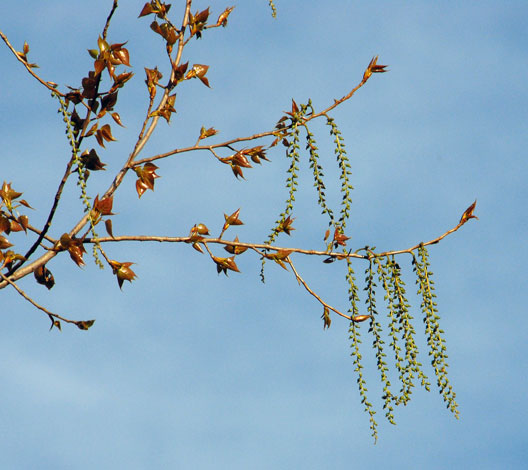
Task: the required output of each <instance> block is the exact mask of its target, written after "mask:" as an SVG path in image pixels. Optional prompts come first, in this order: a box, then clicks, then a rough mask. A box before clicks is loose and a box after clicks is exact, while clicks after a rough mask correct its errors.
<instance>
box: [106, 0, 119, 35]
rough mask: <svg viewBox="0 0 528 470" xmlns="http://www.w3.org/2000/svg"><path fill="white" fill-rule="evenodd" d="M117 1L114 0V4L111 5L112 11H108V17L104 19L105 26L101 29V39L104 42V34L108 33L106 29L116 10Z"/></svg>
mask: <svg viewBox="0 0 528 470" xmlns="http://www.w3.org/2000/svg"><path fill="white" fill-rule="evenodd" d="M118 1H119V0H114V3H113V5H112V9H111V10H110V13H109V15H108V18H106V23H105V26H104V28H103V39H105V40H106V33H107V32H108V27H109V26H110V20H111V19H112V16H113V15H114V13H115V11H116V9H117V2H118Z"/></svg>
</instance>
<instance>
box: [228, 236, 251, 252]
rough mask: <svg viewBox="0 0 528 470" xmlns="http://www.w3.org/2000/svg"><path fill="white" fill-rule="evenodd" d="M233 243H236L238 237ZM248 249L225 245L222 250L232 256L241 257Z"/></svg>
mask: <svg viewBox="0 0 528 470" xmlns="http://www.w3.org/2000/svg"><path fill="white" fill-rule="evenodd" d="M233 241H234V242H235V243H238V241H239V240H238V237H235V239H234V240H233ZM247 249H248V247H247V246H236V245H226V246H224V250H225V251H227V252H228V253H231V254H232V255H241V254H242V253H244V251H246V250H247Z"/></svg>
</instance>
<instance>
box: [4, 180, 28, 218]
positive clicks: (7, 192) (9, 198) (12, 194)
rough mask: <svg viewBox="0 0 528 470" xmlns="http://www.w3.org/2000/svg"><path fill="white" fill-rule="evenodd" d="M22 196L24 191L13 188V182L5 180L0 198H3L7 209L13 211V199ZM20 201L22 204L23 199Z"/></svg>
mask: <svg viewBox="0 0 528 470" xmlns="http://www.w3.org/2000/svg"><path fill="white" fill-rule="evenodd" d="M20 196H22V193H19V192H17V191H15V190H13V189H12V188H11V183H6V182H5V181H4V183H3V184H2V189H0V198H2V201H3V202H4V204H5V206H6V207H7V210H9V211H11V210H12V209H13V201H14V200H15V199H18V198H19V197H20ZM24 202H25V201H24ZM20 203H21V204H22V201H20ZM23 205H25V204H23Z"/></svg>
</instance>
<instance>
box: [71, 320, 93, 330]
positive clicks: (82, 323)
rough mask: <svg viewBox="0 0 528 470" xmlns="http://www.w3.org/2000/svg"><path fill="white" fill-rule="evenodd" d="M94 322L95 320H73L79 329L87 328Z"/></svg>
mask: <svg viewBox="0 0 528 470" xmlns="http://www.w3.org/2000/svg"><path fill="white" fill-rule="evenodd" d="M94 323H95V320H81V321H76V322H75V324H76V325H77V328H79V330H88V329H89V328H90V327H91V326H92V325H93V324H94Z"/></svg>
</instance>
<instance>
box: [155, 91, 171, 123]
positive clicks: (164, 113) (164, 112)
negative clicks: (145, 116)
mask: <svg viewBox="0 0 528 470" xmlns="http://www.w3.org/2000/svg"><path fill="white" fill-rule="evenodd" d="M175 100H176V94H174V95H170V96H169V97H168V98H167V101H165V104H164V105H163V106H162V107H161V108H160V109H157V110H156V111H153V112H152V113H150V117H154V116H161V117H162V118H164V119H165V120H166V121H167V123H170V119H171V116H172V113H175V112H176V109H174V102H175Z"/></svg>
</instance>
